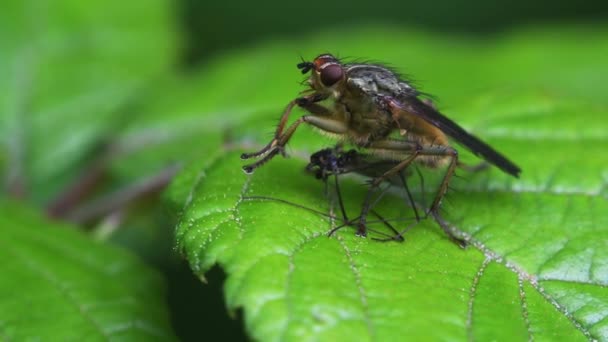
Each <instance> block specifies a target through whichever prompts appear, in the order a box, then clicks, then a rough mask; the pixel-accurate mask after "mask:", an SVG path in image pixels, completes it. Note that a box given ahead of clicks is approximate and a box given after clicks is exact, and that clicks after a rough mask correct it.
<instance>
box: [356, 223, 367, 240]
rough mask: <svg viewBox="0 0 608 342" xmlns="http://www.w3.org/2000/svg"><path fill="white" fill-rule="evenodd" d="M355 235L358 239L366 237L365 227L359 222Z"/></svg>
mask: <svg viewBox="0 0 608 342" xmlns="http://www.w3.org/2000/svg"><path fill="white" fill-rule="evenodd" d="M356 235H357V236H359V237H367V227H366V226H365V223H363V222H359V225H358V227H357V233H356Z"/></svg>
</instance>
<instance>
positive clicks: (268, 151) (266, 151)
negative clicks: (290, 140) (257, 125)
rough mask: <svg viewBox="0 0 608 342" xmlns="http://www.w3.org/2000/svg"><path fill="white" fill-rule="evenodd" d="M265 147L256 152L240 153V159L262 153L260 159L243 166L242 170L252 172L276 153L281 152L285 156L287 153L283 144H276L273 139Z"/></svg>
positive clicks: (257, 155)
mask: <svg viewBox="0 0 608 342" xmlns="http://www.w3.org/2000/svg"><path fill="white" fill-rule="evenodd" d="M267 147H268V148H266V147H265V148H263V149H261V150H260V151H258V152H254V153H243V154H242V155H241V159H249V158H254V157H259V156H262V155H264V156H263V157H262V158H261V159H260V160H258V161H256V162H255V163H252V164H249V165H245V166H243V171H245V173H247V174H252V173H253V171H255V169H257V168H258V167H260V166H262V165H264V164H266V163H267V162H269V161H270V160H271V159H272V158H274V157H275V156H276V155H277V154H281V155H282V156H283V157H287V153H285V146H279V145H276V143H275V141H273V142H271V143H270V144H268V145H267Z"/></svg>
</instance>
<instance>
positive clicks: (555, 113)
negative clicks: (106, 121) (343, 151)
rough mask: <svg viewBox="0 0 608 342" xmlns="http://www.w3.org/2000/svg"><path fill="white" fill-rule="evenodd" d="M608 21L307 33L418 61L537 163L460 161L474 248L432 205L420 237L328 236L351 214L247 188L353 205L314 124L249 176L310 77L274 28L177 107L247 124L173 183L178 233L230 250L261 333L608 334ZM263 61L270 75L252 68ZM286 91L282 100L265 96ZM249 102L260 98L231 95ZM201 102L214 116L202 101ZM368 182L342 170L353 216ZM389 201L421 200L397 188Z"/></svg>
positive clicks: (448, 107)
mask: <svg viewBox="0 0 608 342" xmlns="http://www.w3.org/2000/svg"><path fill="white" fill-rule="evenodd" d="M601 36H602V34H600V32H599V31H598V32H594V31H591V30H585V29H573V30H572V31H567V32H564V34H563V35H561V36H559V37H558V36H557V35H554V33H553V31H552V30H544V31H543V30H539V31H530V32H521V33H516V34H512V36H510V37H507V38H504V39H502V40H497V42H495V43H487V42H481V41H467V40H458V39H457V38H455V37H449V39H448V38H441V37H433V36H428V35H416V34H408V33H405V32H403V33H400V34H396V33H395V32H394V31H381V30H369V31H361V32H351V34H350V35H348V36H342V35H341V34H340V33H334V34H331V33H330V34H327V35H326V36H323V37H319V38H316V37H314V38H311V39H309V40H306V41H303V42H298V46H299V49H298V50H299V51H305V53H306V55H305V56H306V57H307V58H309V57H312V56H314V55H316V54H318V53H319V52H320V51H326V50H331V51H334V50H335V51H337V52H341V53H344V54H346V53H348V55H361V56H369V55H370V54H372V53H373V56H374V58H376V59H378V60H386V61H393V63H394V64H396V63H400V64H401V63H403V65H404V66H408V68H411V69H408V70H405V71H407V72H408V73H411V74H413V75H416V76H417V77H421V78H424V79H425V82H424V84H425V87H424V88H423V89H424V90H425V91H428V92H431V93H433V94H437V95H438V96H439V97H440V98H441V99H443V101H441V102H440V104H439V107H440V109H441V110H442V111H443V112H444V113H445V114H446V115H448V116H450V118H452V119H454V120H455V121H456V122H459V123H461V124H462V125H463V126H464V127H465V128H467V129H469V130H470V131H471V132H473V133H474V134H476V135H478V136H479V137H481V138H483V139H484V140H486V141H487V142H488V143H490V144H491V145H492V146H496V147H497V149H499V150H500V151H501V152H503V153H504V154H505V155H507V156H509V157H510V158H511V159H513V160H514V161H515V162H516V163H517V164H519V165H520V166H521V167H522V169H523V173H522V176H521V179H517V180H516V179H513V178H511V177H509V176H507V175H504V174H501V173H500V171H498V170H495V169H491V170H488V171H484V172H480V173H464V172H461V173H460V174H461V176H463V178H461V179H457V180H455V181H454V182H453V184H452V187H453V188H454V190H453V191H451V192H450V194H449V196H448V199H447V201H446V202H445V203H444V205H443V208H444V209H445V217H446V219H447V221H448V222H450V223H451V224H452V225H454V226H455V227H456V228H457V229H459V230H461V231H463V232H464V233H465V234H466V235H467V236H469V237H470V238H471V241H472V246H471V247H470V248H468V249H467V250H462V249H460V248H458V247H457V246H456V245H455V244H453V243H452V242H450V241H449V240H448V239H447V238H446V236H445V234H444V233H443V232H442V231H441V230H440V229H439V227H438V226H437V225H436V224H435V223H434V222H433V221H432V220H426V221H423V222H422V223H420V224H419V225H417V226H415V227H413V228H412V229H410V230H409V231H408V232H407V234H406V241H405V242H404V243H379V242H377V241H374V240H372V239H370V238H368V239H362V238H359V237H356V236H355V234H354V231H353V230H352V229H350V228H344V229H342V230H340V231H338V232H337V233H336V234H335V235H334V236H332V237H330V238H328V237H327V236H326V233H327V232H328V231H329V230H331V229H332V228H333V227H335V226H337V225H339V224H340V220H330V219H328V218H327V217H324V216H322V215H319V214H317V213H313V212H310V211H308V210H305V209H303V208H299V207H295V206H292V205H288V204H285V203H280V202H276V201H263V200H251V199H247V198H246V197H247V196H271V197H274V198H279V199H282V200H287V201H291V202H295V203H298V204H300V205H302V206H305V207H308V208H313V209H316V210H319V211H321V212H324V213H329V214H336V213H338V210H339V209H338V208H337V207H336V205H335V201H332V200H331V197H330V198H329V200H328V199H327V198H326V197H324V195H323V184H322V183H320V182H319V181H317V180H315V179H314V177H310V176H309V175H306V174H305V172H304V171H303V168H304V166H305V165H306V159H307V158H308V156H309V155H310V153H311V152H314V151H316V150H317V149H318V148H321V147H328V146H332V144H333V142H332V141H331V140H330V139H328V138H319V135H318V134H316V133H314V132H311V131H312V130H310V129H308V128H301V129H299V130H298V132H297V133H296V135H295V136H294V139H293V141H292V142H291V143H290V145H289V147H290V148H289V149H288V152H290V154H291V155H292V158H290V159H283V158H280V157H277V158H275V159H274V160H272V161H271V162H270V163H268V164H267V165H265V166H264V167H262V168H261V169H259V170H257V171H256V173H255V174H254V175H252V176H247V175H245V174H243V173H242V171H241V169H240V167H241V166H242V165H243V162H242V161H241V160H239V155H240V153H242V152H244V151H245V150H255V149H256V148H258V147H259V146H262V144H264V143H266V142H267V140H268V139H270V137H271V136H270V135H269V134H268V133H269V132H271V131H272V129H273V128H274V125H276V120H277V119H278V116H279V114H280V112H281V106H283V105H284V104H286V103H287V102H288V101H289V100H290V99H291V98H292V97H293V96H295V94H297V90H298V89H299V88H298V87H297V86H296V87H294V90H293V91H292V92H291V95H283V94H284V93H285V92H286V90H285V88H287V87H288V85H289V84H292V83H293V80H294V78H296V77H297V76H296V74H297V70H295V67H294V66H293V65H292V66H290V68H287V67H284V66H283V64H284V63H285V62H284V61H285V60H286V59H288V60H289V61H291V63H292V64H294V63H295V62H297V59H295V58H289V56H286V55H288V54H289V51H292V50H295V48H294V47H293V46H292V45H290V44H289V43H282V44H277V45H272V44H271V45H269V46H268V47H266V48H265V49H259V50H255V51H252V52H244V53H243V54H242V55H241V56H239V57H233V58H230V57H229V58H226V59H222V60H221V61H218V63H216V64H213V65H212V66H210V67H209V69H208V70H206V71H205V75H206V77H205V78H204V79H205V80H206V82H211V84H212V85H213V86H210V85H208V84H209V83H206V84H202V83H198V84H196V85H194V86H193V88H197V89H200V93H201V94H208V93H207V92H206V90H210V92H211V93H212V94H215V95H214V96H210V97H208V98H206V100H205V102H204V103H205V105H202V106H201V107H200V108H197V109H195V108H193V107H189V104H193V103H195V102H194V101H191V102H187V101H185V102H182V104H183V107H181V108H180V109H179V110H178V113H182V114H183V116H181V118H186V119H185V120H186V121H187V120H199V122H200V124H201V126H205V125H206V129H201V130H200V131H199V132H201V133H204V132H206V131H211V130H214V131H215V132H217V129H218V127H222V126H223V127H229V128H230V132H231V133H232V134H231V136H232V137H233V140H230V142H232V144H230V145H228V146H227V147H225V148H224V150H223V152H222V151H218V150H217V146H219V145H220V143H218V140H216V138H215V137H216V136H213V135H212V136H209V139H210V141H211V142H206V143H203V142H201V145H200V146H197V147H199V148H201V149H203V150H204V149H205V148H206V147H207V148H210V149H212V150H204V155H203V152H201V153H200V157H199V158H197V159H198V160H197V161H196V162H194V163H192V164H191V165H190V166H189V167H187V168H186V169H184V171H182V173H181V174H180V176H179V177H178V178H177V179H176V180H175V182H174V183H173V185H172V186H171V188H170V189H169V191H168V199H169V204H170V206H171V207H172V208H173V210H175V211H176V212H178V213H179V217H180V219H179V224H178V226H177V244H178V247H179V249H180V250H181V251H182V252H183V253H184V255H185V256H186V258H187V259H188V261H189V262H190V264H191V267H192V269H193V270H194V271H195V273H197V274H199V275H200V276H203V275H204V273H205V271H207V270H208V269H209V268H210V267H212V266H213V265H214V264H216V263H217V264H219V265H221V266H222V267H223V268H224V270H225V271H226V273H227V274H228V278H227V282H226V285H225V291H226V300H227V303H228V306H229V307H230V308H237V307H242V308H244V312H245V319H246V324H247V328H248V330H249V332H250V334H251V335H252V336H253V337H254V338H256V339H262V340H282V339H287V340H336V339H338V338H339V339H342V340H345V339H349V338H352V339H357V340H394V339H396V338H400V339H406V338H411V339H414V338H416V339H425V340H467V339H469V340H471V339H473V340H490V339H492V340H521V339H535V340H536V339H538V340H565V341H566V340H567V341H576V340H586V339H591V338H593V339H598V340H608V318H607V315H608V311H607V310H606V308H607V306H608V292H607V289H608V286H607V285H608V266H607V265H608V255H607V252H606V251H608V248H606V247H608V245H607V244H608V215H606V213H607V212H608V202H607V200H606V199H607V194H606V183H607V181H606V180H607V179H608V169H607V167H606V165H608V154H606V153H604V150H605V147H606V146H608V144H607V143H608V136H607V134H606V132H608V126H607V125H608V122H607V121H606V120H603V119H601V118H603V117H605V116H606V115H607V113H608V107H607V105H606V102H605V98H604V97H601V96H599V94H601V93H602V92H605V91H606V90H607V89H606V87H605V85H604V83H601V82H594V81H593V80H597V79H598V77H599V78H601V77H605V76H608V70H607V68H605V65H603V64H602V62H600V60H601V59H600V55H599V53H600V52H599V51H606V50H607V49H608V45H607V43H608V42H607V41H606V40H605V39H604V38H602V37H601ZM377 37H389V38H388V40H389V43H388V44H387V43H386V42H385V40H380V39H377ZM294 44H295V43H294ZM285 51H287V52H285ZM547 56H551V58H548V57H547ZM261 60H262V61H273V62H274V61H276V64H275V63H269V62H267V63H259V61H261ZM256 62H257V63H256ZM248 66H249V69H247V70H249V71H250V72H251V73H253V75H252V74H251V73H250V74H245V73H243V69H246V68H247V67H248ZM235 70H238V72H237V71H235ZM410 70H411V71H410ZM260 74H262V75H263V76H264V77H262V76H259V75H260ZM213 75H221V76H222V77H221V78H220V79H221V80H222V81H223V83H219V85H218V83H213V82H212V81H213V80H214V78H213ZM218 77H219V76H218ZM239 77H241V78H243V77H251V78H250V79H251V80H252V81H251V82H254V86H251V85H250V83H243V82H238V81H237V79H238V78H239ZM202 79H203V77H202V76H201V80H202ZM284 79H287V81H284ZM289 80H292V81H289ZM296 80H297V78H296ZM230 81H232V82H230ZM290 82H291V83H290ZM431 87H432V88H431ZM434 89H437V90H436V91H435V90H434ZM277 94H279V95H281V98H279V95H277ZM208 95H209V94H208ZM241 95H242V96H241ZM237 98H238V100H235V99H237ZM448 100H449V101H448ZM201 103H202V102H198V104H199V105H200V104H201ZM272 103H274V104H275V106H276V107H275V110H274V111H269V110H266V109H263V108H266V107H265V105H268V106H271V105H272ZM237 105H242V106H243V108H246V111H242V112H240V111H238V110H236V109H232V110H231V108H235V107H234V106H237ZM186 108H188V110H186ZM218 109H222V110H223V111H224V110H225V111H224V112H221V113H220V114H218V113H219V112H217V110H218ZM195 110H198V111H200V112H201V113H202V114H201V115H200V117H197V116H195V115H190V114H187V113H194V111H195ZM245 113H247V114H245ZM300 113H301V112H297V114H296V113H294V117H297V116H298V114H300ZM159 114H160V113H159ZM162 120H163V119H162V118H161V115H159V116H158V122H159V123H160V122H162ZM171 127H174V126H172V125H171V124H167V125H166V126H165V128H166V129H167V130H170V129H171ZM235 132H236V133H235ZM239 144H240V145H239ZM243 145H245V147H243ZM462 157H463V160H464V161H466V162H468V163H475V162H476V160H475V159H474V158H473V157H472V156H471V155H470V154H468V153H462ZM360 184H361V180H360V179H348V177H344V178H343V180H342V183H341V189H342V191H343V193H344V198H346V208H347V209H348V212H349V215H350V217H351V218H354V217H356V216H357V215H358V212H359V208H360V205H361V203H362V200H363V198H364V196H365V187H364V186H361V185H360ZM378 210H379V211H380V212H382V214H383V216H385V217H394V216H391V215H398V214H401V215H407V214H410V215H411V213H408V212H406V211H407V210H408V209H407V208H405V206H404V204H403V199H402V198H401V197H399V196H397V195H387V197H386V198H385V199H384V200H383V201H382V202H381V203H380V205H379V206H378ZM404 212H405V213H404ZM397 226H398V227H400V228H403V227H405V226H406V225H405V224H404V223H397ZM378 229H381V228H378Z"/></svg>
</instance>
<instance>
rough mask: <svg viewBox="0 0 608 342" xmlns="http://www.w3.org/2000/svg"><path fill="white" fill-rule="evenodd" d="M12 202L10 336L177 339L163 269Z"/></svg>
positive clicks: (4, 285)
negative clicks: (173, 330) (170, 317)
mask: <svg viewBox="0 0 608 342" xmlns="http://www.w3.org/2000/svg"><path fill="white" fill-rule="evenodd" d="M37 215H38V214H36V213H32V212H31V210H29V209H25V208H23V207H21V206H19V205H16V204H13V203H7V202H2V203H1V206H0V258H1V259H2V262H0V273H1V274H2V281H0V293H2V295H1V297H2V300H0V336H2V338H3V339H5V340H38V339H42V340H62V341H65V340H83V339H85V340H109V339H129V340H142V339H143V340H163V341H164V340H172V339H173V338H174V336H173V333H172V331H171V328H170V324H169V319H168V313H167V308H166V303H165V296H164V292H165V290H164V286H163V285H164V284H163V281H162V279H161V278H160V275H159V274H157V273H155V272H154V271H152V270H151V269H150V268H149V267H147V266H146V265H144V264H143V263H142V262H141V261H139V260H138V259H137V258H135V257H133V256H132V255H131V254H129V253H127V252H125V251H123V250H120V249H118V248H116V247H110V246H107V245H102V244H99V243H96V242H93V241H91V240H90V239H89V238H86V237H84V236H82V234H81V233H79V232H77V231H75V230H74V228H73V227H70V226H65V225H59V224H55V223H52V222H49V221H47V220H44V219H42V218H39V217H37Z"/></svg>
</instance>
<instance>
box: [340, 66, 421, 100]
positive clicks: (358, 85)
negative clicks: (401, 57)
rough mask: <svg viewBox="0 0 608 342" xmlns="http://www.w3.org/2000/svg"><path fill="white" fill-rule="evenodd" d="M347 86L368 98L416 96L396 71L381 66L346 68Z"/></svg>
mask: <svg viewBox="0 0 608 342" xmlns="http://www.w3.org/2000/svg"><path fill="white" fill-rule="evenodd" d="M345 71H346V79H347V85H348V87H349V88H351V89H353V90H354V89H357V90H358V91H360V92H362V93H365V94H367V95H368V96H376V95H388V96H391V97H401V96H408V95H409V96H412V95H413V96H415V95H417V91H416V89H414V88H413V87H412V86H411V85H409V84H408V83H407V82H405V81H403V80H401V79H400V77H399V75H398V74H396V73H395V72H394V71H392V70H390V69H388V68H386V67H383V66H379V65H372V64H350V65H346V66H345Z"/></svg>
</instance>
